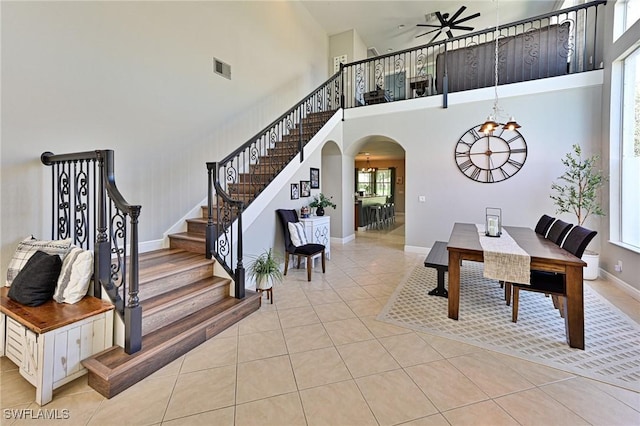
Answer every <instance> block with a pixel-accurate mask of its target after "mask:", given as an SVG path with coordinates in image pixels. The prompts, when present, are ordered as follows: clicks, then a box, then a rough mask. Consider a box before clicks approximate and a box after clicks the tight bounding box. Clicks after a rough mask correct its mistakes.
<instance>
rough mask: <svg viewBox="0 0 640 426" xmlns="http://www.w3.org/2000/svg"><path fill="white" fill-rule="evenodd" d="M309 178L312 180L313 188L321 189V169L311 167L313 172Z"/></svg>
mask: <svg viewBox="0 0 640 426" xmlns="http://www.w3.org/2000/svg"><path fill="white" fill-rule="evenodd" d="M309 179H310V182H311V189H319V188H320V169H314V168H311V172H310V173H309Z"/></svg>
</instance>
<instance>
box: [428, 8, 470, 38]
mask: <svg viewBox="0 0 640 426" xmlns="http://www.w3.org/2000/svg"><path fill="white" fill-rule="evenodd" d="M466 8H467V7H466V6H461V7H460V9H458V11H457V12H456V13H454V14H453V16H451V17H449V14H448V13H440V12H436V13H435V15H436V17H437V18H438V21H440V24H439V25H431V24H417V25H416V27H432V28H435V29H434V30H431V31H427V32H426V33H422V34H418V35H417V36H416V38H418V37H422V36H425V35H427V34H431V33H436V35H434V36H433V38H432V39H431V41H429V43H427V44H431V43H433V41H434V40H435V39H436V38H438V36H439V35H440V34H442V33H445V34H446V35H447V37H448V38H453V33H452V32H451V30H464V31H473V27H467V26H463V25H460V24H461V23H463V22H466V21H469V20H470V19H474V18H477V17H478V16H480V13H479V12H478V13H474V14H473V15H471V16H467V17H465V18H461V19H458V18H459V17H460V15H462V12H464V11H465V9H466Z"/></svg>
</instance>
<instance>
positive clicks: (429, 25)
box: [416, 24, 440, 28]
mask: <svg viewBox="0 0 640 426" xmlns="http://www.w3.org/2000/svg"><path fill="white" fill-rule="evenodd" d="M416 27H432V28H440V25H431V24H416Z"/></svg>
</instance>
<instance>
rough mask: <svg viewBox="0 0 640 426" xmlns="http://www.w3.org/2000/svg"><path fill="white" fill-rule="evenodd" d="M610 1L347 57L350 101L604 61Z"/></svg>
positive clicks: (551, 73) (580, 68)
mask: <svg viewBox="0 0 640 426" xmlns="http://www.w3.org/2000/svg"><path fill="white" fill-rule="evenodd" d="M605 4H606V1H605V0H597V1H593V2H590V3H587V4H583V5H580V6H575V7H571V8H568V9H563V10H559V11H555V12H551V13H547V14H544V15H540V16H536V17H534V18H529V19H525V20H521V21H518V22H514V23H510V24H505V25H500V26H499V27H498V29H497V31H496V28H495V27H494V28H490V29H486V30H483V31H478V32H474V33H471V34H467V35H464V36H459V37H455V38H451V39H448V40H446V41H440V42H435V43H431V44H427V45H424V46H420V47H416V48H412V49H407V50H403V51H400V52H395V53H390V54H387V55H383V56H378V57H375V58H370V59H366V60H362V61H358V62H353V63H350V64H347V65H345V66H344V67H343V70H342V72H343V74H344V79H343V81H344V99H345V103H344V105H343V107H344V108H353V107H358V106H363V105H371V104H377V103H383V102H393V101H398V100H404V99H412V98H418V97H423V96H433V95H444V97H443V104H444V106H445V107H446V106H447V101H446V99H447V96H446V95H447V94H448V93H452V92H458V91H462V90H470V89H477V88H481V87H490V86H493V85H494V84H495V56H496V55H495V40H496V35H497V37H498V46H499V48H498V84H508V83H517V82H522V81H528V80H536V79H540V78H547V77H555V76H560V75H566V74H573V73H579V72H584V71H591V70H594V69H599V68H602V61H603V43H602V34H603V28H604V5H605Z"/></svg>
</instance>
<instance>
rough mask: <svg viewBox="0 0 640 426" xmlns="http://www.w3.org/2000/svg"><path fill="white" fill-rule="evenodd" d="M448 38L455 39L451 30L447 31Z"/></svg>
mask: <svg viewBox="0 0 640 426" xmlns="http://www.w3.org/2000/svg"><path fill="white" fill-rule="evenodd" d="M447 37H449V38H453V33H452V32H451V30H449V31H447Z"/></svg>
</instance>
